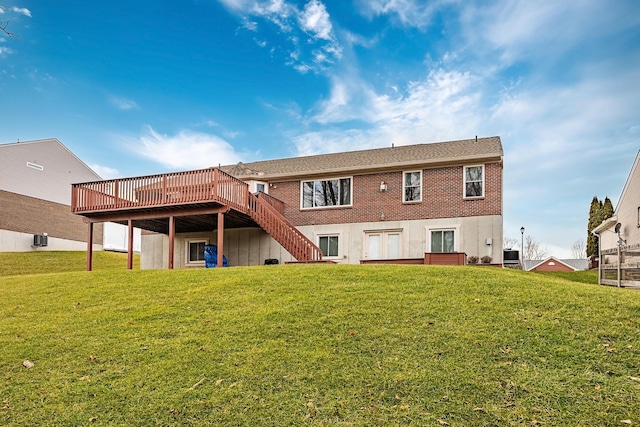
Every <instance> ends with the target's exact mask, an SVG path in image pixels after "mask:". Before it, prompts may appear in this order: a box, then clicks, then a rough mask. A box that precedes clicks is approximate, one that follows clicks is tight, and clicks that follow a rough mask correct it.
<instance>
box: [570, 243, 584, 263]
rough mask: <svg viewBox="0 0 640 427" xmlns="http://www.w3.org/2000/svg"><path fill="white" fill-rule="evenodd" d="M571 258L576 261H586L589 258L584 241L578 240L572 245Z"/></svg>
mask: <svg viewBox="0 0 640 427" xmlns="http://www.w3.org/2000/svg"><path fill="white" fill-rule="evenodd" d="M571 256H572V257H573V258H574V259H586V258H587V244H586V243H585V242H584V240H580V239H578V240H576V241H575V242H573V245H571Z"/></svg>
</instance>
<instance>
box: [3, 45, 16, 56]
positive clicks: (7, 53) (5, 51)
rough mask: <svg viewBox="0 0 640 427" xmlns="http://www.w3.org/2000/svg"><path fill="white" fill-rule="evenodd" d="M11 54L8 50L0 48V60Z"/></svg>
mask: <svg viewBox="0 0 640 427" xmlns="http://www.w3.org/2000/svg"><path fill="white" fill-rule="evenodd" d="M11 53H13V51H12V50H11V49H10V48H8V47H3V46H0V58H1V57H3V56H6V55H9V54H11Z"/></svg>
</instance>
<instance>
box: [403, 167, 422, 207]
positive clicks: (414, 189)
mask: <svg viewBox="0 0 640 427" xmlns="http://www.w3.org/2000/svg"><path fill="white" fill-rule="evenodd" d="M402 188H403V196H402V201H403V202H405V203H406V202H420V201H422V171H414V172H405V173H404V178H403V180H402Z"/></svg>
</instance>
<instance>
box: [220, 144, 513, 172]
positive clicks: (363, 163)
mask: <svg viewBox="0 0 640 427" xmlns="http://www.w3.org/2000/svg"><path fill="white" fill-rule="evenodd" d="M502 156H503V150H502V142H501V141H500V137H499V136H492V137H487V138H477V139H476V138H474V139H465V140H459V141H447V142H436V143H430V144H416V145H404V146H397V147H393V146H392V147H386V148H376V149H371V150H360V151H346V152H341V153H331V154H320V155H315V156H305V157H291V158H286V159H276V160H264V161H258V162H251V163H238V164H236V165H226V166H221V167H220V169H222V170H223V171H224V172H227V173H229V174H231V175H233V176H235V177H237V178H240V179H251V178H253V179H256V178H258V177H259V178H258V179H274V178H287V177H294V176H295V177H298V176H313V175H327V174H340V173H355V172H360V173H362V172H376V171H384V170H391V169H397V168H399V167H402V168H408V167H418V166H420V167H425V166H426V167H428V166H434V167H435V166H439V165H447V164H462V163H467V164H468V163H471V162H474V161H486V160H494V161H501V159H502Z"/></svg>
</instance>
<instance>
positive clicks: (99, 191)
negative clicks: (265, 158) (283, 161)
mask: <svg viewBox="0 0 640 427" xmlns="http://www.w3.org/2000/svg"><path fill="white" fill-rule="evenodd" d="M259 194H260V196H259V197H256V196H255V195H253V194H252V193H250V192H249V186H248V185H247V184H246V183H245V182H243V181H241V180H239V179H237V178H235V177H233V176H231V175H229V174H227V173H225V172H222V171H221V170H220V169H216V168H210V169H200V170H195V171H187V172H175V173H168V174H162V175H149V176H141V177H134V178H118V179H111V180H105V181H95V182H87V183H82V184H73V185H72V189H71V211H72V212H73V213H76V214H83V213H84V214H88V213H92V212H101V211H117V210H125V209H137V208H153V207H163V206H171V205H183V204H189V203H199V202H200V203H202V202H217V203H220V204H224V205H226V206H229V207H231V208H232V209H234V210H236V211H238V212H242V213H244V214H247V215H249V216H250V217H251V218H252V219H253V220H254V221H255V222H256V223H258V225H260V226H261V227H262V228H263V229H264V230H265V231H266V232H267V233H269V234H270V235H271V237H273V238H274V239H275V240H276V241H277V242H278V243H280V244H281V245H282V246H283V247H284V248H285V249H286V250H287V251H289V253H290V254H291V255H292V256H293V257H294V258H295V259H297V260H298V261H312V260H320V259H322V253H321V251H320V249H319V248H318V247H317V246H316V245H315V244H314V243H313V242H312V241H311V240H309V239H308V238H307V237H306V236H305V235H304V234H302V233H301V232H300V231H299V230H298V229H297V228H296V227H295V226H293V225H292V224H291V223H290V222H289V221H288V220H287V219H286V218H285V217H284V204H283V203H282V202H281V201H280V200H278V199H275V198H274V197H271V196H269V195H267V194H265V193H259Z"/></svg>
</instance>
